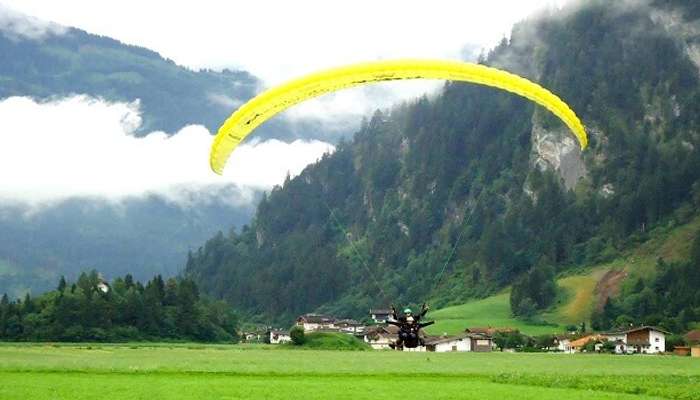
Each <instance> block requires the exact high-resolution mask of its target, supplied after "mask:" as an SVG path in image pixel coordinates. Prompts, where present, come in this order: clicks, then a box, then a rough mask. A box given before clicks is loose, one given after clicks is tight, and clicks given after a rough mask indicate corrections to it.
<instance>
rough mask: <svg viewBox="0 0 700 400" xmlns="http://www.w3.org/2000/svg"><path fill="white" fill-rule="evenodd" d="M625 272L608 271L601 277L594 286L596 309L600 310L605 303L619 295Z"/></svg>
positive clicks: (625, 276) (625, 275)
mask: <svg viewBox="0 0 700 400" xmlns="http://www.w3.org/2000/svg"><path fill="white" fill-rule="evenodd" d="M627 275H628V274H627V271H626V270H624V269H623V270H610V271H608V272H606V273H605V275H603V277H602V278H600V280H599V281H598V283H597V284H596V286H595V294H596V296H597V302H596V309H597V310H599V311H600V310H601V309H602V308H603V306H605V302H606V301H607V300H608V299H609V298H611V297H615V296H617V295H618V294H620V286H621V284H622V281H623V280H625V278H627Z"/></svg>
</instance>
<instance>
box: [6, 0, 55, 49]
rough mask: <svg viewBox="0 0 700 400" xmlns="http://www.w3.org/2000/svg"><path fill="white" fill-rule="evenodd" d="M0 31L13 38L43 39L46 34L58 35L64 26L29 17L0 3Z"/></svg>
mask: <svg viewBox="0 0 700 400" xmlns="http://www.w3.org/2000/svg"><path fill="white" fill-rule="evenodd" d="M0 32H3V33H5V34H7V35H8V36H9V37H12V38H15V39H20V38H22V39H33V40H39V39H43V38H45V37H46V36H48V35H60V34H63V33H65V32H66V28H65V27H63V26H61V25H58V24H56V23H53V22H47V21H44V20H41V19H38V18H35V17H30V16H27V15H24V14H21V13H18V12H16V11H13V10H12V9H9V8H7V7H4V6H3V5H2V4H0Z"/></svg>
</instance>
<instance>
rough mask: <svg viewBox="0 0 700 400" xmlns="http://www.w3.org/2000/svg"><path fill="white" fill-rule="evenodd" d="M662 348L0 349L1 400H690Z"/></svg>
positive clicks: (682, 365) (692, 363)
mask: <svg viewBox="0 0 700 400" xmlns="http://www.w3.org/2000/svg"><path fill="white" fill-rule="evenodd" d="M699 386H700V360H698V359H691V358H681V357H673V356H607V355H580V354H579V355H570V354H510V353H443V354H436V353H399V352H392V351H356V352H354V351H315V350H294V349H289V348H284V347H275V346H264V345H257V346H227V345H207V346H202V345H191V344H178V345H171V344H159V345H139V344H120V345H95V344H93V345H39V344H36V345H33V344H18V345H13V344H4V345H0V399H7V400H12V399H38V400H41V399H93V398H95V397H98V398H108V399H149V400H153V399H256V398H261V399H262V398H264V399H297V398H303V399H329V398H333V399H356V398H373V399H390V398H391V399H394V398H397V397H398V398H403V399H426V398H430V399H435V398H439V399H505V398H518V399H632V398H667V399H700V391H698V390H697V388H698V387H699Z"/></svg>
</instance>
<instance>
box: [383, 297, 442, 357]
mask: <svg viewBox="0 0 700 400" xmlns="http://www.w3.org/2000/svg"><path fill="white" fill-rule="evenodd" d="M427 312H428V306H427V305H425V304H423V306H422V307H421V311H420V313H419V314H417V315H414V314H413V311H412V310H411V309H410V308H406V309H405V310H403V313H402V314H400V315H399V314H397V313H396V308H395V307H394V306H391V318H390V319H389V320H388V321H387V323H388V324H390V325H395V326H397V327H399V338H398V340H396V343H394V345H393V346H392V348H395V349H397V350H402V349H403V348H404V347H407V348H409V349H413V348H416V347H418V346H424V345H425V343H424V342H423V338H422V337H421V331H420V330H421V329H423V328H425V327H426V326H428V325H432V324H434V323H435V321H429V322H425V323H421V322H420V320H421V319H422V318H423V317H424V316H425V314H426V313H427Z"/></svg>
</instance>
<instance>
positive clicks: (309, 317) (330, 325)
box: [297, 314, 337, 332]
mask: <svg viewBox="0 0 700 400" xmlns="http://www.w3.org/2000/svg"><path fill="white" fill-rule="evenodd" d="M335 321H336V320H335V318H333V317H331V316H328V315H322V314H304V315H302V316H300V317H299V318H297V325H298V326H301V327H302V328H304V332H314V331H320V330H335V331H337V328H336V326H335Z"/></svg>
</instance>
